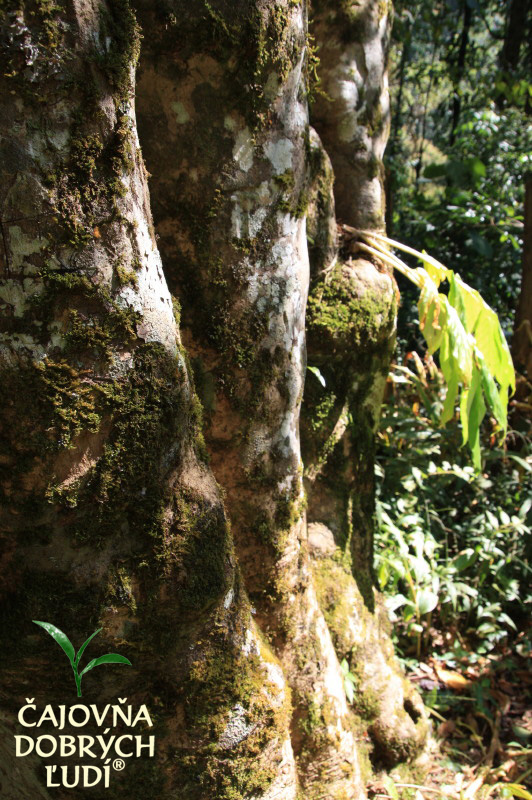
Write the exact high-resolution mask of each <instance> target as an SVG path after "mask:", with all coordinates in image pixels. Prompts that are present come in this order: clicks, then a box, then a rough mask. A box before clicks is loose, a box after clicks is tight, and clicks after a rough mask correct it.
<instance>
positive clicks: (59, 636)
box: [32, 619, 76, 664]
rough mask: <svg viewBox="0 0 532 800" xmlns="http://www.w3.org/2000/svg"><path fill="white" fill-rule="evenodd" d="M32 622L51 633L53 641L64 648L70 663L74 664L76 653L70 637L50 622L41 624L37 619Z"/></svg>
mask: <svg viewBox="0 0 532 800" xmlns="http://www.w3.org/2000/svg"><path fill="white" fill-rule="evenodd" d="M32 622H34V623H35V624H36V625H40V626H41V628H44V630H45V631H46V632H47V633H49V634H50V636H51V637H52V638H53V639H55V641H56V642H57V644H58V645H59V646H60V647H62V648H63V650H64V651H65V653H66V654H67V656H68V660H69V661H70V663H71V664H73V663H74V658H75V655H76V652H75V650H74V647H73V645H72V642H71V641H70V639H69V638H68V636H67V635H66V634H65V633H63V631H61V630H59V628H56V626H55V625H52V624H51V623H50V622H39V620H37V619H34V620H32Z"/></svg>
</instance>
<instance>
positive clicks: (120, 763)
mask: <svg viewBox="0 0 532 800" xmlns="http://www.w3.org/2000/svg"><path fill="white" fill-rule="evenodd" d="M125 766H126V762H125V761H124V759H123V758H115V760H114V761H113V769H117V770H118V771H120V770H122V769H124V767H125Z"/></svg>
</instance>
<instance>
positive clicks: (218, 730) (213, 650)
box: [175, 606, 290, 800]
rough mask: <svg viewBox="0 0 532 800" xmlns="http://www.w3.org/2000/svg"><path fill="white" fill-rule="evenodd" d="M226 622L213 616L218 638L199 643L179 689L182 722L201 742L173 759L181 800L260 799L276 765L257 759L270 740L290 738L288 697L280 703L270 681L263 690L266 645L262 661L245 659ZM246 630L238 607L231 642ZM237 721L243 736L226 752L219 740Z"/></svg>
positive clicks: (254, 657)
mask: <svg viewBox="0 0 532 800" xmlns="http://www.w3.org/2000/svg"><path fill="white" fill-rule="evenodd" d="M227 623H228V620H227V619H226V618H225V617H224V615H222V614H219V622H218V626H217V627H218V629H219V632H216V633H212V634H211V635H209V637H208V640H207V641H202V643H201V644H202V647H201V656H199V657H198V658H197V659H196V660H194V661H193V662H192V666H191V669H190V673H189V677H188V679H187V681H186V683H185V685H184V687H183V696H184V698H185V723H186V725H187V729H188V731H189V735H192V736H194V737H199V740H200V741H201V746H199V747H198V746H196V747H195V748H194V750H190V749H189V750H187V749H186V748H183V750H180V751H178V752H177V753H176V756H175V764H176V766H177V767H178V770H179V774H180V794H181V796H183V797H186V798H187V800H196V798H197V799H198V800H200V798H201V800H202V799H203V798H204V797H213V798H214V797H216V798H217V800H218V799H219V800H244V799H245V798H248V797H250V796H254V795H255V794H258V795H259V796H260V795H262V794H263V793H264V792H265V791H266V790H267V789H268V787H269V786H270V785H271V783H272V782H273V780H274V779H275V777H276V774H277V773H276V769H275V766H274V765H273V764H271V763H270V761H269V760H268V759H264V760H263V756H264V752H265V749H266V748H267V747H268V745H269V744H270V743H272V742H274V741H277V743H280V742H282V741H283V739H284V737H285V736H286V733H287V731H288V724H289V716H290V706H289V700H288V697H287V698H286V699H285V700H284V701H282V700H280V698H279V697H278V695H279V692H280V691H281V690H280V689H279V687H277V686H276V685H275V684H273V683H271V682H269V681H267V683H266V687H267V691H265V676H266V671H265V667H264V661H265V660H266V661H275V659H274V657H273V656H272V655H271V653H270V652H269V650H268V649H267V648H266V647H265V645H264V644H261V646H260V655H258V654H256V653H254V652H251V653H248V654H247V655H246V654H244V652H243V650H242V648H241V647H239V646H235V644H233V643H232V642H231V641H230V640H229V639H228V637H227V635H225V634H224V633H223V630H224V629H225V628H226V626H227ZM248 625H249V612H248V610H247V608H246V607H245V606H244V608H243V609H242V607H241V611H240V612H239V615H238V617H237V618H236V619H232V621H231V628H232V634H231V636H232V637H233V639H235V637H236V639H238V638H239V637H243V636H245V631H246V629H247V626H248ZM235 714H238V715H239V718H240V719H241V720H242V723H241V724H242V725H245V727H246V735H245V736H244V737H243V738H242V739H241V741H240V742H238V741H236V742H235V743H233V744H232V746H231V747H230V748H227V747H226V745H225V744H224V736H227V731H228V730H229V729H230V727H231V720H232V719H233V718H234V716H235ZM198 743H199V742H198Z"/></svg>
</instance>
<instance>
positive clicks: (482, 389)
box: [355, 162, 515, 469]
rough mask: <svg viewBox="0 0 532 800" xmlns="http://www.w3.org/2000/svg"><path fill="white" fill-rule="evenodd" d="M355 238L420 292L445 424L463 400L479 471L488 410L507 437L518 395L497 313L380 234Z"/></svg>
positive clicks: (436, 266) (448, 273) (439, 268)
mask: <svg viewBox="0 0 532 800" xmlns="http://www.w3.org/2000/svg"><path fill="white" fill-rule="evenodd" d="M479 163H480V162H479ZM355 232H357V233H358V234H359V235H361V236H362V238H363V239H365V240H366V241H367V242H369V246H365V245H363V248H364V247H365V249H366V250H368V251H369V252H370V253H371V254H372V255H376V256H378V257H382V258H383V260H384V261H385V262H386V263H388V264H389V265H390V266H392V267H394V268H395V269H398V270H399V271H400V272H402V273H403V275H405V276H406V277H407V278H409V279H410V280H411V281H412V282H413V283H414V284H415V285H416V286H417V287H418V288H419V290H420V296H419V302H418V310H419V325H420V328H421V330H422V332H423V335H424V337H425V339H426V342H427V345H428V350H429V353H430V354H434V353H436V352H437V351H439V357H440V366H441V371H442V373H443V377H444V379H445V382H446V384H447V394H446V397H445V401H444V405H443V412H442V415H441V423H442V424H445V423H446V422H447V421H448V420H449V419H451V418H452V417H453V415H454V404H455V402H456V400H457V398H458V397H459V398H460V405H459V407H460V420H461V423H462V434H463V441H464V444H466V443H467V444H468V445H469V447H470V448H471V452H472V455H473V461H474V464H475V466H476V467H477V469H480V435H479V429H480V425H481V423H482V419H483V418H484V415H485V413H486V406H487V407H488V408H489V410H490V411H491V413H492V414H493V416H494V417H495V419H496V421H497V422H498V423H499V425H500V426H501V428H502V429H503V431H504V432H506V424H507V407H508V392H509V390H511V391H513V390H515V372H514V367H513V363H512V358H511V355H510V350H509V347H508V344H507V342H506V339H505V337H504V333H503V331H502V328H501V326H500V323H499V319H498V317H497V315H496V313H495V312H494V311H493V309H492V308H490V307H489V306H488V304H487V303H486V302H485V301H484V300H483V299H482V297H481V295H480V294H479V292H477V290H476V289H472V288H471V287H470V286H468V285H467V284H466V283H464V281H463V280H462V279H461V278H460V276H459V275H457V274H455V273H454V272H453V271H452V270H450V269H447V267H445V266H444V265H443V264H440V262H439V261H436V259H434V258H432V256H429V255H427V253H420V252H418V251H417V250H414V249H413V248H412V247H408V246H407V245H403V244H401V242H396V241H394V240H393V239H387V238H386V237H385V236H383V235H382V234H376V233H375V232H369V231H368V232H366V231H355ZM389 246H391V247H395V248H397V249H399V250H404V251H405V252H407V253H410V254H411V255H415V256H416V257H417V258H418V259H420V260H421V261H422V262H423V265H424V266H423V267H418V268H417V269H415V270H413V269H412V268H411V267H409V266H408V265H406V264H404V263H403V262H402V261H401V259H399V258H398V257H397V256H396V255H394V254H392V253H390V252H389V250H388V249H387V248H388V247H389ZM445 279H447V280H448V281H449V294H448V296H446V295H445V294H442V293H441V292H439V291H438V289H439V285H440V283H441V282H442V281H443V280H445Z"/></svg>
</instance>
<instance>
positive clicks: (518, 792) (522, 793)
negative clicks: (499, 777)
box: [504, 783, 532, 800]
mask: <svg viewBox="0 0 532 800" xmlns="http://www.w3.org/2000/svg"><path fill="white" fill-rule="evenodd" d="M504 786H505V788H506V789H509V790H510V792H511V793H512V794H513V796H514V797H523V798H524V800H532V794H530V792H527V790H526V789H525V787H524V786H521V784H520V783H505V784H504Z"/></svg>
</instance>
